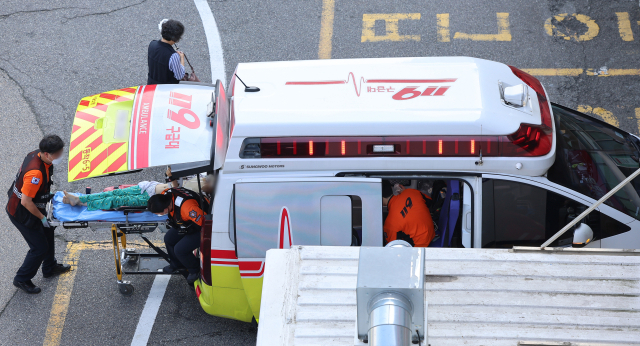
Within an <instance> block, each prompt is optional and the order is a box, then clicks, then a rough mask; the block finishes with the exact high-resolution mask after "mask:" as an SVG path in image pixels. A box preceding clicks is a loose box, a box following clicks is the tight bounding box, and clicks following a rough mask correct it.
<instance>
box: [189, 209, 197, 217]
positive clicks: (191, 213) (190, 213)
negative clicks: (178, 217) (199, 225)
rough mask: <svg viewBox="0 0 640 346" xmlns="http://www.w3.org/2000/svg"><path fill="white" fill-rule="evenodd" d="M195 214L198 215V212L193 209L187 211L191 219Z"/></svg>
mask: <svg viewBox="0 0 640 346" xmlns="http://www.w3.org/2000/svg"><path fill="white" fill-rule="evenodd" d="M196 216H198V213H196V211H195V210H192V211H190V212H189V217H190V218H192V219H193V218H195V217H196Z"/></svg>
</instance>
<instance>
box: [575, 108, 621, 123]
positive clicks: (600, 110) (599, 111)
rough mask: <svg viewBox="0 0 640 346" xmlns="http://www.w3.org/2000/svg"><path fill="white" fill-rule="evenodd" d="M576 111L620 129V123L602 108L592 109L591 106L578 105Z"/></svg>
mask: <svg viewBox="0 0 640 346" xmlns="http://www.w3.org/2000/svg"><path fill="white" fill-rule="evenodd" d="M577 111H578V112H582V113H587V114H593V115H595V116H597V117H599V118H600V119H602V120H604V121H605V122H606V123H608V124H610V125H613V126H615V127H620V122H619V121H618V119H617V118H616V117H615V116H614V115H613V113H612V112H610V111H608V110H606V109H604V108H602V107H596V108H592V107H591V106H587V105H578V109H577Z"/></svg>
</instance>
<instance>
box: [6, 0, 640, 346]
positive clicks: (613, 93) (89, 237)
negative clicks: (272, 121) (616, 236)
mask: <svg viewBox="0 0 640 346" xmlns="http://www.w3.org/2000/svg"><path fill="white" fill-rule="evenodd" d="M208 5H209V7H210V8H211V10H212V12H213V15H214V17H215V20H216V21H217V24H218V25H217V26H218V31H219V34H220V37H221V41H222V51H223V54H224V63H225V73H226V79H227V81H228V80H230V76H231V74H232V73H233V70H234V69H235V66H236V65H237V64H238V63H240V62H251V61H273V60H302V59H318V58H332V59H341V58H368V57H396V56H473V57H479V58H484V59H489V60H496V61H500V62H504V63H507V64H510V65H513V66H516V67H519V68H522V69H526V70H527V71H529V72H530V73H532V74H534V75H536V76H537V77H538V78H539V79H540V80H541V81H542V82H543V84H544V85H545V87H546V89H547V92H548V94H549V96H550V98H551V100H552V101H554V102H557V103H560V104H563V105H566V106H568V107H571V108H576V109H580V110H582V111H584V112H587V113H590V114H592V115H594V116H596V117H600V118H602V119H604V120H605V121H607V122H610V123H612V124H615V125H617V126H619V127H621V128H622V129H624V130H626V131H629V132H631V133H634V134H639V121H640V95H639V94H638V92H637V90H639V87H640V62H639V59H638V58H639V57H640V45H639V43H638V42H640V26H639V21H640V8H639V6H638V2H637V1H635V0H633V1H632V0H624V1H623V0H612V1H586V0H576V1H569V0H546V1H526V0H510V1H507V0H494V1H488V0H484V1H472V0H461V1H444V0H435V1H429V2H425V1H416V0H400V1H393V2H388V1H380V0H367V1H364V0H354V1H342V0H335V1H334V0H313V1H291V0H287V1H285V0H269V1H255V0H245V1H231V0H228V1H208ZM163 18H174V19H177V20H180V21H182V22H183V23H184V24H185V27H186V33H185V35H184V37H183V40H182V42H180V44H179V46H180V48H181V49H182V50H183V51H185V52H186V54H187V56H188V57H189V60H190V61H191V63H192V65H193V66H194V68H195V69H196V73H197V74H198V76H199V77H200V79H201V80H202V81H203V82H211V78H212V77H211V75H212V73H211V70H210V66H211V65H210V60H209V51H208V49H207V37H206V35H205V30H204V27H203V24H202V21H201V19H200V16H199V13H198V11H197V9H196V6H195V4H194V2H193V1H189V0H185V1H180V2H176V1H166V0H131V1H115V2H101V1H96V0H83V1H79V0H53V1H43V0H31V1H18V0H4V1H3V3H2V8H1V9H0V32H2V42H3V44H2V45H0V101H1V102H2V107H1V108H0V131H1V133H0V134H1V135H0V147H1V148H3V154H2V155H0V177H2V181H3V182H4V183H3V184H4V186H5V187H4V188H3V189H6V188H8V187H9V185H10V183H11V181H12V179H13V176H14V175H15V173H16V170H17V169H18V165H19V164H20V162H21V161H22V159H23V158H24V155H25V154H26V153H27V152H29V151H30V150H33V149H35V148H36V147H37V143H38V141H39V139H40V138H41V137H42V135H43V134H49V133H56V134H59V135H60V136H61V137H62V138H63V139H65V140H66V139H68V138H69V137H70V131H71V122H72V119H73V115H74V111H75V108H76V105H77V103H78V101H79V100H80V99H81V98H82V97H84V96H88V95H92V94H96V93H99V92H103V91H108V90H113V89H118V88H122V87H128V86H135V85H142V84H144V83H145V82H146V73H147V60H146V49H147V45H148V43H149V41H150V40H152V39H157V38H159V32H158V27H157V25H158V22H159V21H160V20H161V19H163ZM246 82H248V83H250V81H246ZM64 167H66V162H64V163H63V164H62V165H61V167H60V168H59V169H57V170H56V173H55V177H54V178H55V179H54V181H55V182H56V188H57V189H58V190H70V191H82V190H84V188H85V187H86V186H91V187H92V188H93V189H94V191H98V190H101V189H102V188H104V187H107V186H113V185H118V184H123V183H136V182H138V181H140V180H161V179H163V176H162V170H161V169H149V170H145V171H143V172H140V173H135V174H131V175H125V176H119V177H106V178H97V179H89V180H85V181H81V182H77V183H68V182H67V172H66V170H65V169H64ZM3 191H4V190H3ZM0 201H1V202H2V205H3V206H4V204H5V201H6V197H5V194H4V193H2V194H0ZM0 231H1V232H2V234H3V244H2V246H1V247H0V255H2V258H3V261H2V263H3V266H1V267H0V344H2V345H38V344H45V345H87V344H91V345H113V344H130V343H131V340H132V338H133V335H134V332H135V329H136V325H137V323H138V319H139V318H140V314H141V312H142V310H143V307H144V304H145V301H146V299H147V297H148V295H149V290H150V288H151V285H152V282H153V277H148V276H138V277H135V278H131V280H132V281H133V282H134V285H135V287H136V291H135V293H134V295H133V296H131V297H123V296H121V295H120V294H119V293H118V291H117V288H116V286H115V273H114V269H113V257H112V252H111V250H110V249H109V248H108V247H106V246H94V247H87V248H85V249H84V250H82V251H81V252H79V253H78V254H77V255H76V256H75V257H73V256H71V257H69V258H72V259H73V264H74V266H75V267H74V270H76V272H75V277H74V278H75V279H74V280H67V281H64V280H63V277H61V278H59V279H51V280H45V279H43V278H42V277H41V276H38V277H37V278H36V279H35V280H34V281H35V283H36V284H38V285H40V286H41V287H42V289H43V292H42V293H41V294H39V295H37V296H28V295H26V294H23V292H16V291H15V289H14V288H13V286H12V285H11V279H12V277H13V275H14V273H15V271H16V270H17V268H18V267H19V265H20V263H21V261H22V258H23V256H24V253H25V252H26V249H27V247H26V244H25V243H24V241H23V240H22V238H21V237H20V235H19V234H18V232H17V231H16V230H15V229H14V228H13V227H12V225H11V224H10V223H9V222H8V220H7V218H6V215H5V214H4V212H3V213H0ZM109 238H110V237H109V235H108V234H106V233H101V232H92V231H90V230H86V229H85V230H64V229H58V230H57V238H56V239H57V243H56V249H57V252H58V259H59V260H62V259H63V258H65V257H66V256H69V255H70V254H69V249H70V246H74V244H86V243H88V242H91V243H97V244H103V245H104V244H106V242H108V240H109ZM153 239H155V240H156V241H161V239H162V235H161V234H154V235H153ZM133 240H135V239H133ZM70 244H71V245H70ZM67 275H68V274H67ZM60 280H63V281H62V284H61V281H60ZM65 280H66V279H65ZM65 282H66V283H65ZM60 287H63V288H65V287H67V290H66V291H65V292H66V293H68V294H69V296H68V298H69V299H68V304H67V305H66V310H64V312H65V316H66V318H64V319H62V322H61V324H55V323H54V324H51V320H52V316H54V317H55V316H59V315H56V314H59V313H60V311H59V310H56V309H57V308H59V307H60V306H61V305H60V304H59V303H60V301H59V300H57V299H60V295H59V294H56V292H57V290H58V289H60ZM63 298H64V297H63ZM56 321H58V322H60V319H57V320H56ZM51 332H53V333H58V334H56V335H57V338H53V339H52V338H51V337H50V334H51ZM255 335H256V329H255V328H254V327H252V326H251V325H250V324H247V323H241V322H237V321H232V320H228V319H223V318H216V317H212V316H209V315H207V314H206V313H204V312H203V311H202V309H201V308H200V306H199V304H198V302H197V300H196V298H195V293H194V292H193V291H192V290H190V289H189V288H188V287H187V285H186V284H185V282H184V280H182V279H181V278H178V277H174V278H172V279H171V281H170V282H169V286H168V289H167V292H166V293H165V296H164V299H163V300H162V304H161V306H160V309H159V312H158V314H157V317H156V320H155V323H154V325H153V330H152V333H151V336H150V338H149V344H150V345H164V344H172V345H174V344H185V345H186V344H193V343H194V342H196V343H199V344H207V345H247V344H253V343H255Z"/></svg>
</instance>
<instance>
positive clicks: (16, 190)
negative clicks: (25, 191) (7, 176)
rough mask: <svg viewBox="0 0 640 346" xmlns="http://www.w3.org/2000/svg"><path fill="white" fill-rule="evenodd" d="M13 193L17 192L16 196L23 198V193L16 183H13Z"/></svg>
mask: <svg viewBox="0 0 640 346" xmlns="http://www.w3.org/2000/svg"><path fill="white" fill-rule="evenodd" d="M13 193H15V194H16V196H18V198H20V199H22V193H21V192H20V191H18V188H17V187H16V185H15V184H13Z"/></svg>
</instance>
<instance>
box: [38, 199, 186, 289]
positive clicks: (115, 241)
mask: <svg viewBox="0 0 640 346" xmlns="http://www.w3.org/2000/svg"><path fill="white" fill-rule="evenodd" d="M144 210H145V209H144V208H125V209H123V210H121V211H123V212H124V215H125V221H123V222H113V221H59V220H57V219H56V218H55V217H54V215H53V201H49V202H48V203H47V207H46V212H47V215H46V216H47V221H48V222H49V224H50V225H51V226H53V227H57V226H62V227H63V228H65V229H74V228H90V229H91V230H92V231H98V230H107V229H108V230H110V231H111V241H112V246H113V258H114V262H115V269H116V283H117V285H118V290H119V291H120V293H121V294H122V295H125V296H130V295H132V294H133V292H134V290H135V289H134V286H133V285H132V284H131V282H130V281H126V280H123V275H124V274H126V275H171V274H166V273H164V272H163V271H162V267H164V266H165V265H167V264H169V255H168V254H167V253H166V252H164V250H162V249H160V248H159V247H157V246H155V245H154V244H153V243H152V242H151V241H150V240H149V239H148V238H147V237H145V236H144V235H143V234H144V233H151V232H153V231H155V230H156V228H160V229H161V230H162V228H163V227H166V223H165V222H163V221H152V222H144V221H129V214H130V213H137V212H141V211H144ZM127 234H138V235H139V236H140V237H141V238H142V239H143V240H144V241H145V242H146V243H147V245H148V246H149V248H151V249H152V250H153V251H154V252H155V253H139V252H136V250H135V249H133V248H127ZM163 261H164V262H163ZM143 263H144V264H143ZM150 264H155V265H153V266H151V265H150ZM159 265H161V266H159ZM178 274H179V273H178Z"/></svg>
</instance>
